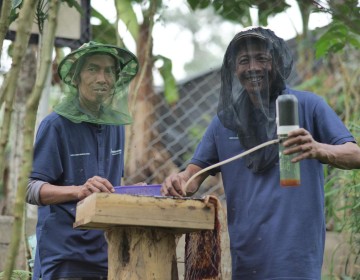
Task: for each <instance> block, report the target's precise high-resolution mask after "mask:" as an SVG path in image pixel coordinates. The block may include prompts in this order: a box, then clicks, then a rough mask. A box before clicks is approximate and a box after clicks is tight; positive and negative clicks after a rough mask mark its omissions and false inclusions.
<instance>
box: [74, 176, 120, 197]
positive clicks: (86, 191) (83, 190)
mask: <svg viewBox="0 0 360 280" xmlns="http://www.w3.org/2000/svg"><path fill="white" fill-rule="evenodd" d="M114 191H115V189H114V187H113V185H112V184H111V183H110V182H109V181H108V180H107V179H105V178H102V177H100V176H94V177H92V178H90V179H88V180H87V181H86V183H85V184H84V185H82V186H81V187H80V190H79V192H78V199H79V200H82V199H84V198H85V197H87V196H89V195H91V194H93V193H99V192H106V193H113V192H114Z"/></svg>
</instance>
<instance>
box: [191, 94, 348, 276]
mask: <svg viewBox="0 0 360 280" xmlns="http://www.w3.org/2000/svg"><path fill="white" fill-rule="evenodd" d="M289 93H292V94H294V95H296V97H297V98H298V101H299V105H298V106H299V121H300V127H303V128H305V129H306V130H308V131H309V132H310V133H311V134H312V136H313V138H314V139H315V141H318V142H321V143H326V144H332V145H338V144H343V143H345V142H355V139H354V138H353V137H352V135H351V134H350V132H349V131H348V130H347V129H346V127H345V126H344V125H343V123H342V122H341V120H340V119H339V118H338V116H337V115H336V113H335V112H334V111H333V110H332V109H331V108H330V107H329V106H328V105H327V104H326V102H325V101H324V100H323V99H322V98H321V97H319V96H317V95H315V94H312V93H309V92H299V91H294V90H290V89H289ZM242 152H244V148H243V147H242V146H241V144H240V142H239V140H238V137H237V134H236V132H235V131H232V130H229V129H226V128H225V127H224V126H223V125H222V124H221V122H220V120H219V119H218V117H215V118H214V119H213V121H212V122H211V124H210V125H209V127H208V129H207V131H206V132H205V134H204V136H203V138H202V140H201V142H200V144H199V146H198V147H197V149H196V152H195V154H194V156H193V158H192V160H191V163H193V164H196V165H198V166H200V167H202V168H205V167H208V166H210V165H212V164H215V163H217V162H220V161H223V160H225V159H228V158H230V157H233V156H235V155H237V154H240V153H242ZM215 171H220V172H221V174H222V179H223V184H224V190H225V195H226V201H227V215H228V216H227V218H228V230H229V236H230V250H231V257H232V277H233V279H234V280H239V279H240V280H241V279H245V280H249V279H261V280H265V279H321V267H322V261H323V252H324V244H325V217H324V188H323V187H324V176H323V167H322V164H321V163H320V162H319V161H318V160H315V159H306V160H303V161H301V162H300V172H301V185H300V186H299V187H281V186H280V183H279V180H280V179H279V177H280V176H279V165H278V163H277V164H276V165H275V166H273V167H272V168H270V169H268V170H267V171H265V172H263V173H258V174H255V173H253V172H251V170H250V169H248V168H247V167H246V162H245V160H244V158H241V159H238V160H235V161H232V162H230V163H227V164H225V165H222V166H220V167H219V168H218V169H217V170H215Z"/></svg>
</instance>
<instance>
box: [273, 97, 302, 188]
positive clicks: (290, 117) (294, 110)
mask: <svg viewBox="0 0 360 280" xmlns="http://www.w3.org/2000/svg"><path fill="white" fill-rule="evenodd" d="M276 116H277V135H278V137H279V139H281V142H280V144H279V166H280V185H281V186H284V187H288V186H299V185H300V163H299V162H297V163H292V162H291V159H292V158H294V157H295V156H296V154H291V155H284V154H283V151H284V146H283V145H282V142H283V141H285V140H286V139H287V138H288V133H289V132H290V131H292V130H294V129H298V128H299V110H298V100H297V98H296V96H295V95H293V94H283V95H280V96H279V97H278V98H277V100H276Z"/></svg>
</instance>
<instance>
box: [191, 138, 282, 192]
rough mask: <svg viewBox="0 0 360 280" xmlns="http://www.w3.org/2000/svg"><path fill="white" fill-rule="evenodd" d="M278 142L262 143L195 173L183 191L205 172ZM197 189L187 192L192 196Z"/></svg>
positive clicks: (275, 140) (276, 140)
mask: <svg viewBox="0 0 360 280" xmlns="http://www.w3.org/2000/svg"><path fill="white" fill-rule="evenodd" d="M279 142H280V139H274V140H270V141H267V142H265V143H262V144H260V145H258V146H256V147H254V148H251V149H250V150H247V151H245V152H243V153H241V154H238V155H236V156H233V157H231V158H228V159H226V160H223V161H220V162H218V163H216V164H213V165H210V166H208V167H206V168H204V169H202V170H200V171H199V172H197V173H195V174H194V175H193V176H191V177H190V179H189V180H188V181H187V182H186V184H185V190H186V189H187V188H188V186H189V184H190V182H191V181H192V180H193V179H194V178H195V177H197V176H199V175H200V174H202V173H205V172H207V171H209V170H211V169H213V168H215V167H218V166H221V165H224V164H226V163H229V162H231V161H234V160H236V159H239V158H242V157H244V156H246V155H248V154H251V153H252V152H255V151H257V150H259V149H261V148H264V147H266V146H270V145H272V144H277V143H279ZM199 187H200V186H198V187H197V189H196V190H195V191H194V192H191V193H190V192H189V194H190V195H192V194H194V193H196V192H197V191H198V189H199Z"/></svg>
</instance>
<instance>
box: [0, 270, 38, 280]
mask: <svg viewBox="0 0 360 280" xmlns="http://www.w3.org/2000/svg"><path fill="white" fill-rule="evenodd" d="M31 276H32V273H31V272H29V271H25V270H13V272H12V274H11V278H10V280H28V279H29V278H30V277H31ZM3 279H4V272H0V280H3ZM4 280H5V279H4Z"/></svg>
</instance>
